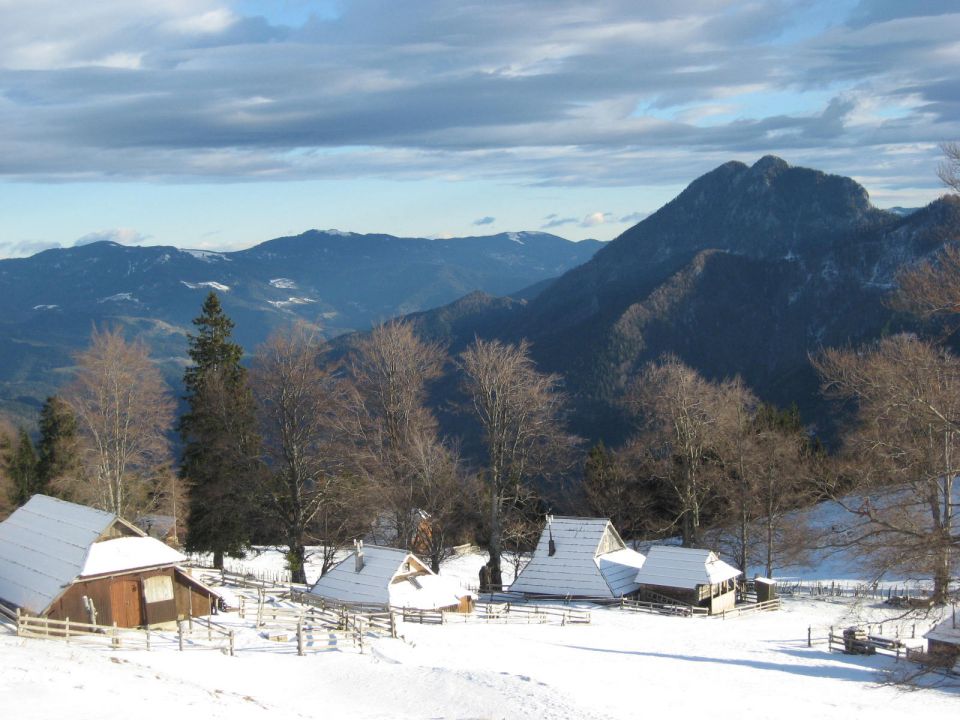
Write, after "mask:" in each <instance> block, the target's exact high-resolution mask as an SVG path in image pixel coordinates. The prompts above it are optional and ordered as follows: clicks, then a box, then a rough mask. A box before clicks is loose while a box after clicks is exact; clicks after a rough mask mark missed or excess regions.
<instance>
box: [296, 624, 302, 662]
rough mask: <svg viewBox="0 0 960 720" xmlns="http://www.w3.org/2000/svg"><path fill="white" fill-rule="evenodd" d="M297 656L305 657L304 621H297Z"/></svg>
mask: <svg viewBox="0 0 960 720" xmlns="http://www.w3.org/2000/svg"><path fill="white" fill-rule="evenodd" d="M297 655H300V656H301V657H303V620H302V619H301V620H298V621H297Z"/></svg>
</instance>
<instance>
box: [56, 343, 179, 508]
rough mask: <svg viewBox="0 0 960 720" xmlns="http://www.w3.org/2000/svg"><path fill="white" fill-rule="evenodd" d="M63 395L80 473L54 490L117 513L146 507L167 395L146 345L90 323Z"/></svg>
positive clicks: (164, 458) (167, 417)
mask: <svg viewBox="0 0 960 720" xmlns="http://www.w3.org/2000/svg"><path fill="white" fill-rule="evenodd" d="M64 399H65V400H66V402H67V403H68V404H69V405H70V407H71V409H72V410H73V412H74V414H75V415H76V418H77V423H78V427H79V431H80V445H81V450H82V464H83V472H82V475H81V476H79V477H74V478H61V479H60V481H59V482H58V483H57V485H58V487H57V490H58V491H59V492H60V493H61V494H62V495H63V496H65V497H68V498H69V499H73V500H76V501H78V502H82V503H89V504H92V505H94V506H96V507H99V508H101V509H103V510H107V511H109V512H113V513H117V514H118V515H120V516H124V517H131V518H132V517H134V516H135V515H136V514H137V513H140V512H143V511H144V510H146V509H148V508H149V507H150V506H151V504H152V502H153V499H154V492H155V490H156V485H157V483H158V481H159V480H160V478H162V477H163V476H164V473H165V472H166V471H167V470H169V468H170V466H171V463H172V458H171V455H170V446H169V442H168V441H167V436H168V433H169V431H170V428H171V424H172V422H173V406H174V403H173V398H172V397H171V395H170V392H169V390H168V388H167V385H166V383H165V382H164V381H163V378H162V377H161V375H160V371H159V370H157V368H156V366H155V365H154V364H153V363H152V362H151V361H150V357H149V353H148V351H147V347H146V345H144V344H143V343H142V342H133V343H128V342H127V341H126V340H124V338H123V334H122V332H121V331H120V330H94V331H93V334H92V335H91V341H90V347H89V348H88V349H87V350H84V351H83V352H81V353H79V354H78V355H77V371H76V375H75V377H74V380H73V382H71V383H70V385H69V386H68V387H67V388H66V391H65V392H64Z"/></svg>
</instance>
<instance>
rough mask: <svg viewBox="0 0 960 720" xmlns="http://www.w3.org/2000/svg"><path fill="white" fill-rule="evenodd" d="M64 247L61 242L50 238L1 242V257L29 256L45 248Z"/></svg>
mask: <svg viewBox="0 0 960 720" xmlns="http://www.w3.org/2000/svg"><path fill="white" fill-rule="evenodd" d="M59 247H62V246H61V245H60V243H58V242H53V241H50V240H19V241H16V242H9V243H0V258H8V257H29V256H30V255H36V254H37V253H38V252H43V251H44V250H52V249H54V248H59Z"/></svg>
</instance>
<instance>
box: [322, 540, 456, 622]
mask: <svg viewBox="0 0 960 720" xmlns="http://www.w3.org/2000/svg"><path fill="white" fill-rule="evenodd" d="M356 555H357V554H356V551H354V552H352V553H350V554H349V555H348V556H347V557H346V558H345V559H344V560H341V561H340V562H339V563H337V564H336V565H334V566H333V567H332V568H330V570H328V571H327V573H326V574H325V575H322V576H321V577H320V579H319V580H317V582H316V583H314V585H313V587H312V588H310V592H311V593H312V594H314V595H318V596H320V597H323V598H327V599H329V600H336V601H337V602H342V603H350V604H353V605H361V604H363V605H382V606H386V605H393V604H398V603H399V600H400V598H398V599H397V601H396V602H395V601H394V598H393V597H392V596H391V585H392V584H394V582H395V581H396V580H397V579H399V577H400V576H403V575H408V574H413V575H417V576H419V577H423V576H428V575H433V573H432V572H430V568H428V567H427V566H426V565H424V564H423V562H421V561H420V560H419V559H418V558H417V556H416V555H414V554H413V553H409V552H407V551H406V550H400V549H398V548H388V547H381V546H379V545H365V546H364V548H363V568H362V569H361V570H360V571H359V572H357V570H356V562H357V561H356ZM408 599H409V598H408ZM454 602H456V601H454ZM407 606H408V607H412V605H410V604H409V603H408V605H407Z"/></svg>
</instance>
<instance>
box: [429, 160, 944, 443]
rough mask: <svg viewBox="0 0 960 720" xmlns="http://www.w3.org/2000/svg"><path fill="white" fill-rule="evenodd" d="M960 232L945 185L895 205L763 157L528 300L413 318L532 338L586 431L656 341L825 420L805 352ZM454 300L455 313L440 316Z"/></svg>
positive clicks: (826, 343) (709, 179) (859, 333)
mask: <svg viewBox="0 0 960 720" xmlns="http://www.w3.org/2000/svg"><path fill="white" fill-rule="evenodd" d="M958 235H960V200H958V199H957V198H953V197H944V198H941V199H940V200H937V201H935V202H933V203H931V204H930V205H929V206H927V207H926V208H922V209H920V210H918V211H916V212H914V213H911V214H909V215H907V216H902V215H899V214H897V213H892V212H887V211H883V210H880V209H877V208H875V207H873V206H872V205H871V204H870V201H869V198H868V195H867V192H866V191H865V190H864V188H862V187H861V186H860V185H858V184H857V183H856V182H854V181H853V180H851V179H849V178H844V177H838V176H834V175H827V174H825V173H822V172H818V171H816V170H810V169H806V168H797V167H791V166H789V165H787V164H786V163H785V162H784V161H783V160H780V159H779V158H774V157H770V156H768V157H764V158H762V159H761V160H759V161H758V162H757V163H755V164H754V165H753V166H752V167H751V166H747V165H744V164H742V163H738V162H731V163H726V164H724V165H722V166H720V167H718V168H717V169H715V170H713V171H712V172H710V173H707V174H706V175H704V176H702V177H701V178H699V179H697V180H695V181H694V182H693V183H691V184H690V186H689V187H687V188H686V189H685V190H684V191H683V192H682V193H681V194H680V195H678V196H677V198H675V199H674V200H673V201H671V202H670V203H668V204H667V205H665V206H664V207H663V208H661V209H660V210H659V211H658V212H656V213H654V214H653V215H651V216H650V217H649V218H647V219H645V220H644V221H642V222H641V223H639V224H638V225H636V226H634V227H633V228H631V229H630V230H627V231H626V232H625V233H623V234H622V235H621V236H620V237H618V238H617V239H615V240H613V241H612V242H611V243H609V245H607V246H606V247H604V248H603V249H602V250H601V251H599V252H598V253H597V254H596V255H595V256H594V257H593V258H592V259H591V260H590V261H588V262H587V263H585V264H584V265H582V266H580V267H577V268H574V269H573V270H570V271H569V272H568V273H566V274H565V275H564V276H563V277H561V278H559V279H558V280H557V281H556V282H554V283H551V284H550V286H549V287H547V288H546V289H545V290H544V291H543V292H541V293H540V294H538V295H537V296H536V297H534V298H532V299H530V300H529V302H527V303H526V304H519V303H513V304H511V305H510V306H509V308H505V307H503V306H502V305H498V306H497V307H496V309H495V310H491V311H489V312H483V311H481V310H479V309H478V308H477V307H473V308H472V309H471V311H470V312H469V313H466V314H465V313H463V312H462V305H461V304H459V303H455V304H454V305H452V306H451V307H448V308H443V309H440V310H436V311H430V312H427V313H425V314H422V315H418V316H416V321H417V322H418V323H420V325H421V327H422V328H423V329H424V331H425V332H426V333H427V334H428V335H429V336H431V337H435V338H441V339H445V340H446V341H447V342H449V343H450V344H451V346H452V348H453V349H454V350H456V349H457V348H459V347H461V346H463V345H464V344H466V343H467V342H469V341H470V340H471V339H472V337H473V335H474V334H478V335H480V336H481V337H499V338H502V339H505V340H510V341H517V340H519V339H520V338H527V339H528V340H530V341H531V343H532V345H533V348H532V350H533V354H534V357H535V358H536V360H537V361H538V363H539V365H540V366H541V367H542V368H543V369H545V370H550V371H554V372H559V373H562V374H563V375H564V377H565V379H566V386H567V389H568V391H569V392H570V394H571V395H572V397H573V400H574V406H575V413H574V424H575V428H576V429H577V430H578V431H579V432H581V433H583V434H585V435H587V436H588V437H593V438H597V437H603V438H605V439H608V440H610V441H616V440H617V439H618V438H620V437H622V435H623V433H624V431H625V430H626V424H625V422H624V419H623V417H622V416H621V415H620V413H619V412H618V409H617V403H616V401H617V399H618V398H619V397H620V396H621V394H622V392H623V390H624V387H625V384H626V382H627V380H628V379H629V378H631V377H633V376H635V375H636V374H637V372H638V371H639V369H640V368H641V367H642V366H643V364H644V363H646V362H648V361H651V360H656V359H657V358H659V357H661V356H662V355H663V354H664V353H674V354H676V355H677V356H679V357H680V359H681V360H683V361H684V362H686V363H687V364H689V365H691V366H692V367H694V368H695V369H697V370H698V371H700V372H701V373H702V374H703V375H705V376H706V377H708V378H711V379H720V378H723V377H730V376H733V375H737V374H739V375H741V376H742V377H743V378H744V380H745V381H746V382H747V384H748V385H750V386H751V387H752V388H754V390H755V391H756V392H757V393H759V394H760V396H761V397H762V398H763V399H765V400H768V401H771V402H774V403H776V404H779V405H784V406H785V405H789V404H790V403H793V402H796V403H798V405H799V406H800V407H801V409H802V411H803V415H804V418H805V419H806V420H807V421H808V422H818V423H820V424H821V425H824V424H825V423H826V416H827V414H826V413H825V412H824V405H823V403H824V401H823V399H822V398H821V397H820V395H819V392H818V380H817V377H816V375H815V373H814V371H813V368H812V366H811V365H810V363H809V354H810V353H812V352H816V351H817V350H818V349H820V348H821V347H836V346H842V345H847V344H850V345H855V344H857V343H860V342H862V341H864V340H869V339H872V338H875V337H878V336H880V334H881V333H883V332H887V331H889V330H891V329H894V328H897V327H901V326H903V323H904V322H906V320H905V319H904V318H902V317H900V316H898V315H897V314H896V313H895V312H894V311H893V310H891V309H890V308H889V307H887V305H886V304H885V303H884V298H885V297H886V296H887V295H888V294H889V291H890V290H891V289H892V288H893V286H894V281H895V276H896V273H897V272H898V271H899V270H900V269H901V268H903V267H906V266H908V265H910V264H911V263H913V262H915V261H916V260H917V259H919V258H923V257H926V256H929V255H930V254H931V253H933V252H935V251H936V250H937V249H939V248H940V247H941V246H942V245H943V243H944V242H945V241H946V240H948V239H951V238H955V237H957V236H958ZM488 302H491V303H492V301H488ZM476 305H477V302H476V301H474V306H476ZM491 313H493V314H494V315H495V317H496V318H497V319H496V322H492V321H491V318H492V317H493V316H494V315H491ZM451 314H456V315H457V316H458V317H459V320H458V322H457V323H456V324H455V325H450V323H449V322H447V323H444V322H441V321H440V318H443V317H445V316H450V315H451ZM447 326H450V327H449V330H448V329H447ZM821 430H826V431H827V432H828V433H829V427H821Z"/></svg>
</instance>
